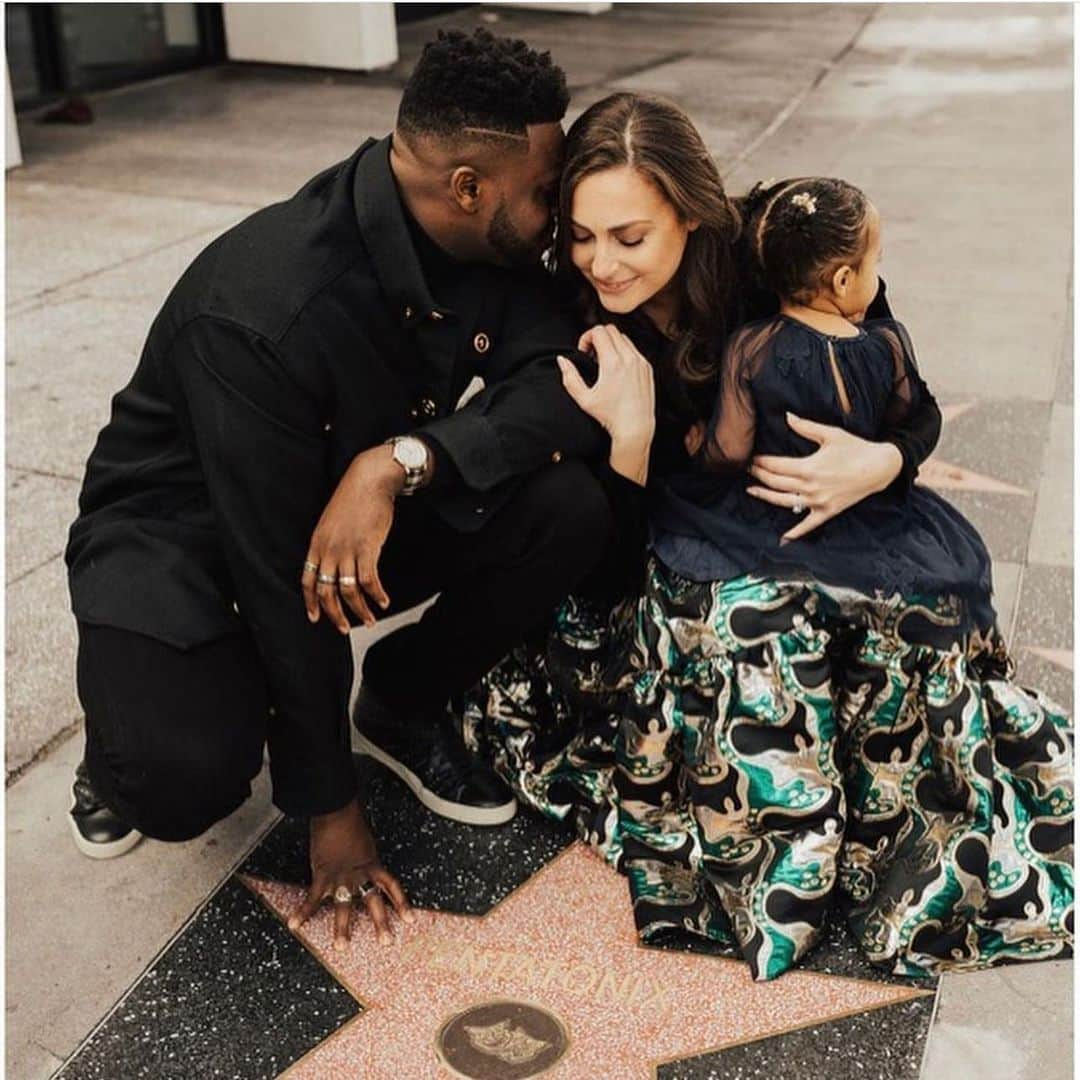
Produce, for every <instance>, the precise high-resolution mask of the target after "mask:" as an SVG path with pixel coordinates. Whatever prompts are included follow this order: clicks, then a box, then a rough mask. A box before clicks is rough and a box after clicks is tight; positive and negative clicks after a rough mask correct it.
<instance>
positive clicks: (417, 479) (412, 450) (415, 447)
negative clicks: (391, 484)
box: [386, 435, 428, 495]
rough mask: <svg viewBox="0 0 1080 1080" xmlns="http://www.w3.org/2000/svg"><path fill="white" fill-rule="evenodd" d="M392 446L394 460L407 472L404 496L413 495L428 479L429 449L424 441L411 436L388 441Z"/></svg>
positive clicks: (403, 489)
mask: <svg viewBox="0 0 1080 1080" xmlns="http://www.w3.org/2000/svg"><path fill="white" fill-rule="evenodd" d="M386 442H387V444H388V445H389V446H392V447H393V448H394V449H393V452H392V454H391V456H392V457H393V459H394V460H395V461H396V462H397V463H398V464H399V465H400V466H401V467H402V468H403V469H404V470H405V486H404V487H403V488H402V489H401V494H402V495H412V494H413V493H414V492H415V491H416V490H417V488H419V487H421V486H422V485H423V483H424V480H425V478H426V477H427V469H428V448H427V445H426V443H425V442H424V441H423V439H417V438H414V437H413V436H411V435H396V436H395V437H394V438H392V439H387V440H386Z"/></svg>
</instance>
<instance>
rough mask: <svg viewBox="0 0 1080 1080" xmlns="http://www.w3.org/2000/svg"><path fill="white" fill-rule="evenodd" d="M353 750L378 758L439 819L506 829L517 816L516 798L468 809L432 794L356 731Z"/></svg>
mask: <svg viewBox="0 0 1080 1080" xmlns="http://www.w3.org/2000/svg"><path fill="white" fill-rule="evenodd" d="M353 749H354V750H357V751H359V752H360V753H361V754H366V755H367V756H368V757H370V758H374V760H375V761H377V762H378V763H379V764H380V765H383V766H385V767H386V768H387V769H389V770H390V771H391V772H392V773H394V775H395V776H398V777H400V778H401V779H402V780H403V781H404V782H405V783H406V785H407V786H408V788H409V790H410V791H411V792H412V793H413V794H414V795H415V796H416V797H417V798H418V799H419V800H420V802H421V803H423V804H424V806H426V807H427V808H428V809H429V810H430V811H432V813H435V814H438V815H439V817H444V818H449V819H450V820H451V821H459V822H461V823H462V824H463V825H505V824H506V823H507V822H508V821H510V820H511V819H512V818H513V816H514V815H515V814H516V813H517V799H514V798H511V799H510V801H509V802H508V803H504V804H503V805H502V806H467V805H466V804H465V803H456V802H451V801H450V800H449V799H444V798H441V797H440V796H438V795H436V794H435V792H434V791H429V790H428V789H427V788H426V787H424V784H423V782H422V781H421V779H420V777H419V776H417V775H416V773H414V772H413V771H412V769H409V768H406V766H404V765H402V764H401V762H400V761H398V760H397V758H393V757H391V756H390V755H389V754H388V753H387V752H386V751H385V750H381V749H380V748H379V747H378V746H376V745H375V744H374V743H373V742H372V741H371V740H370V739H367V738H365V737H364V736H363V735H361V734H360V732H359V731H357V730H356V729H355V728H353Z"/></svg>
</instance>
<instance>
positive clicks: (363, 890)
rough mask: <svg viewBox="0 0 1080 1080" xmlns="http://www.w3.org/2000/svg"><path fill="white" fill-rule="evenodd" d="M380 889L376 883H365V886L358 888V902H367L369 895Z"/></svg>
mask: <svg viewBox="0 0 1080 1080" xmlns="http://www.w3.org/2000/svg"><path fill="white" fill-rule="evenodd" d="M377 888H378V885H376V884H375V882H374V881H365V882H364V884H363V885H358V886H357V888H356V898H357V899H358V900H366V899H367V896H368V893H373V892H375V890H376V889H377Z"/></svg>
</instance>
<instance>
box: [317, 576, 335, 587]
mask: <svg viewBox="0 0 1080 1080" xmlns="http://www.w3.org/2000/svg"><path fill="white" fill-rule="evenodd" d="M319 584H320V585H336V584H337V577H336V576H335V575H334V574H320V575H319Z"/></svg>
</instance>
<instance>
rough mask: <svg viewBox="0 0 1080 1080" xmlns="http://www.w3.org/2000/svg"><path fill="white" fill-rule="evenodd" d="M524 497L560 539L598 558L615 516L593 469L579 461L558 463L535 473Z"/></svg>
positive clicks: (612, 526)
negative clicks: (592, 552) (592, 551)
mask: <svg viewBox="0 0 1080 1080" xmlns="http://www.w3.org/2000/svg"><path fill="white" fill-rule="evenodd" d="M525 494H526V498H527V499H528V500H529V502H530V504H531V506H532V508H533V510H534V512H535V513H536V515H537V516H538V518H539V519H540V520H541V521H543V522H544V523H545V524H546V525H547V526H548V527H549V528H550V529H551V530H552V531H553V532H554V533H555V534H556V535H557V536H558V538H559V539H560V540H562V541H564V542H566V543H568V544H570V545H573V546H575V547H584V548H586V549H589V550H595V551H596V553H597V555H598V556H599V553H600V552H601V551H602V550H603V548H604V545H605V544H606V543H607V542H608V541H609V540H610V539H611V534H612V530H613V528H614V522H615V518H614V513H613V511H612V508H611V503H610V502H609V500H608V497H607V494H606V493H605V491H604V488H603V486H602V485H601V484H600V481H599V480H597V478H596V476H595V475H594V474H593V472H592V470H590V469H589V467H588V466H587V465H585V464H584V463H583V462H580V461H566V462H560V463H559V464H557V465H550V466H548V467H547V468H545V469H541V470H540V471H539V472H538V473H536V474H535V475H534V476H533V477H532V478H531V479H530V481H529V483H528V484H527V485H526V489H525Z"/></svg>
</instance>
